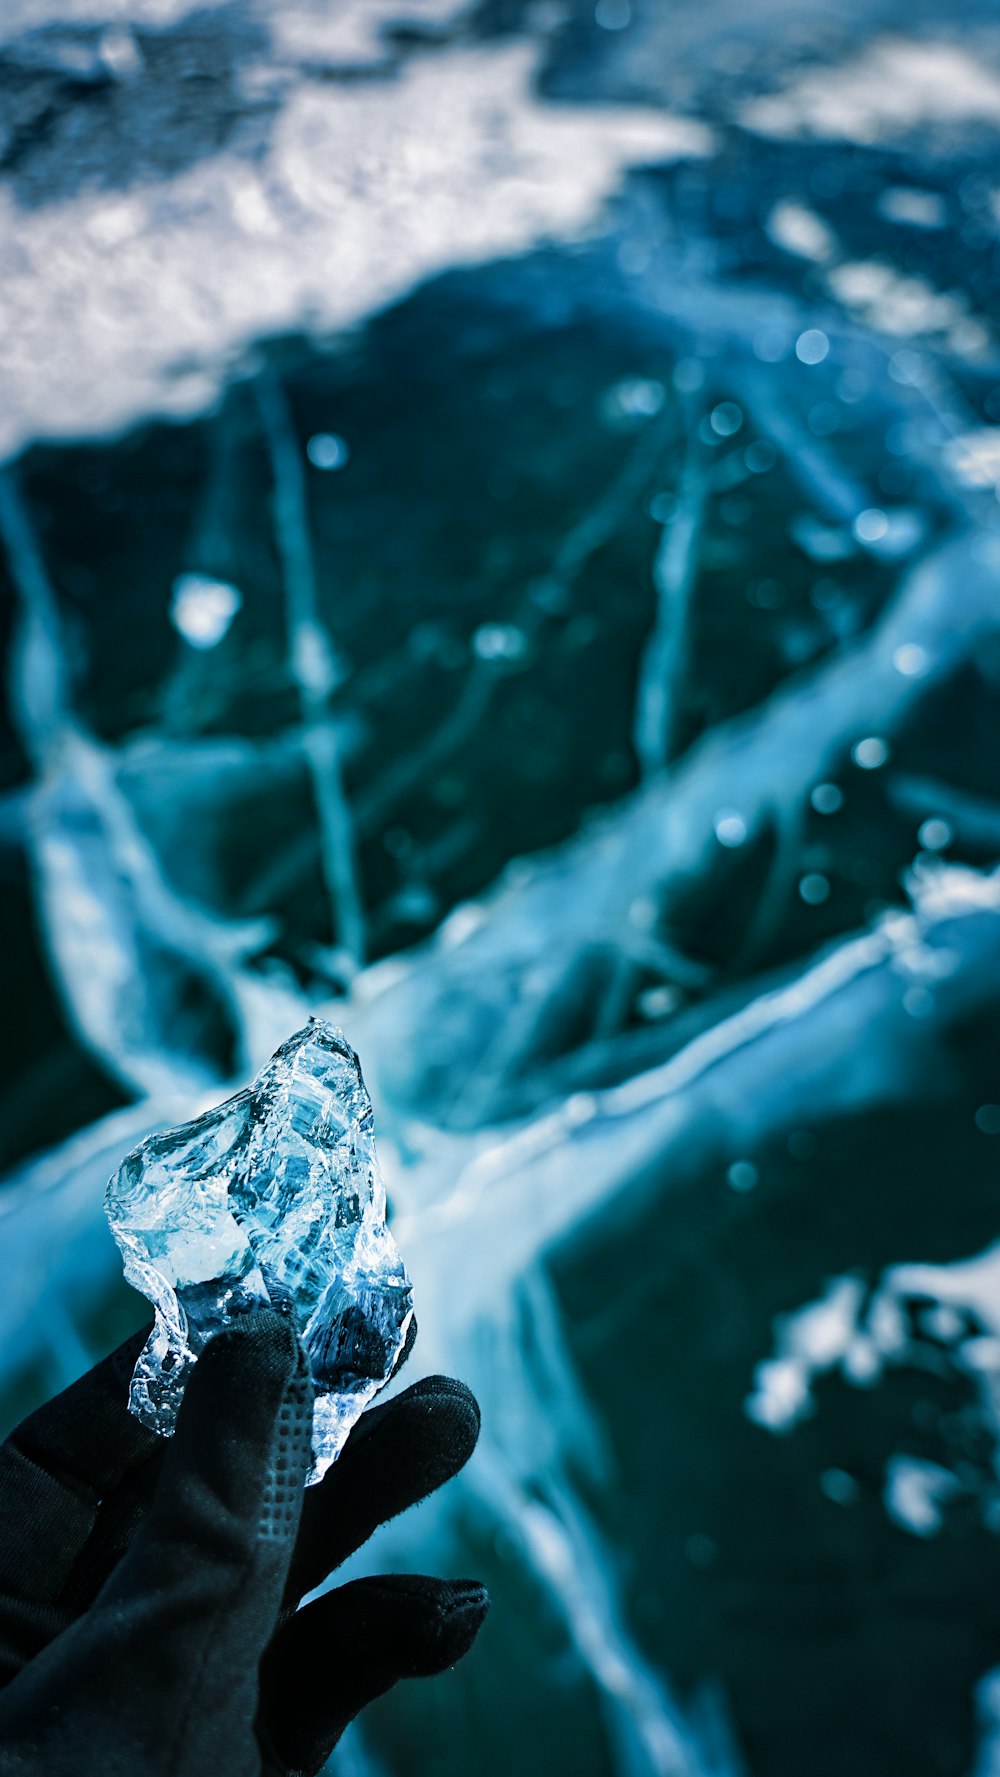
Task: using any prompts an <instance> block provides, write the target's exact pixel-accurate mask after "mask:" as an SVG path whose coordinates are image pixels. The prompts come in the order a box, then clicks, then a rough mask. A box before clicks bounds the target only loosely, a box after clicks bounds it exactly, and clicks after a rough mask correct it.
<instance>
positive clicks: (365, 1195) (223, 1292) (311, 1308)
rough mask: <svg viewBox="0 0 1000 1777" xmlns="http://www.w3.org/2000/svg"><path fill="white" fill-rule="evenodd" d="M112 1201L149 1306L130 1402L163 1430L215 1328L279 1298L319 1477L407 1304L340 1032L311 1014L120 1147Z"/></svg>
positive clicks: (387, 1352) (111, 1213)
mask: <svg viewBox="0 0 1000 1777" xmlns="http://www.w3.org/2000/svg"><path fill="white" fill-rule="evenodd" d="M105 1203H106V1208H107V1213H108V1219H109V1221H110V1223H111V1228H112V1232H113V1233H114V1236H115V1239H116V1240H117V1242H118V1245H119V1247H120V1248H121V1250H122V1253H123V1255H124V1259H125V1275H126V1277H127V1279H128V1281H129V1283H131V1284H133V1285H134V1286H135V1288H136V1289H138V1290H140V1291H141V1292H142V1294H143V1295H145V1296H148V1297H149V1299H150V1301H151V1302H152V1303H153V1306H154V1309H155V1314H156V1318H155V1323H154V1326H153V1331H152V1333H151V1334H150V1336H149V1339H148V1340H147V1342H146V1344H145V1346H144V1347H143V1350H142V1352H141V1354H140V1356H139V1360H138V1362H137V1364H136V1367H135V1371H134V1374H133V1377H132V1384H131V1391H130V1397H129V1405H130V1408H131V1410H132V1412H133V1413H134V1414H135V1415H136V1417H137V1418H138V1419H141V1420H142V1422H143V1424H145V1425H148V1426H149V1427H150V1429H151V1430H153V1431H156V1432H159V1433H161V1434H162V1435H163V1436H165V1437H169V1436H170V1434H171V1432H172V1431H173V1429H174V1423H175V1420H176V1417H177V1410H178V1408H179V1406H180V1402H181V1397H182V1395H183V1393H184V1388H185V1385H186V1383H187V1380H188V1377H189V1376H190V1374H191V1371H192V1369H193V1367H194V1364H195V1362H196V1360H197V1357H198V1354H199V1353H200V1352H201V1351H202V1350H203V1349H204V1347H205V1345H206V1344H207V1343H208V1341H209V1340H210V1339H211V1338H212V1336H213V1335H214V1334H215V1333H217V1332H220V1331H221V1330H222V1329H223V1328H225V1327H228V1326H231V1325H232V1324H233V1323H234V1321H236V1320H237V1319H238V1318H239V1316H240V1315H242V1314H245V1313H247V1312H248V1311H250V1310H252V1309H255V1308H261V1307H266V1306H270V1307H273V1308H277V1309H278V1310H279V1311H281V1312H284V1313H287V1314H289V1315H291V1317H292V1318H293V1320H294V1322H295V1324H296V1326H297V1328H298V1330H299V1333H300V1335H301V1338H302V1341H303V1344H304V1346H305V1349H306V1352H307V1354H308V1357H309V1364H310V1368H311V1371H312V1378H313V1383H314V1385H315V1389H316V1400H315V1407H314V1412H313V1461H312V1468H311V1470H310V1474H309V1477H308V1480H309V1482H310V1483H311V1482H315V1481H318V1480H321V1479H322V1477H323V1475H324V1474H325V1472H326V1470H327V1469H328V1468H329V1466H330V1464H331V1463H332V1462H334V1461H335V1460H336V1458H337V1456H338V1455H339V1454H340V1451H341V1450H342V1448H343V1446H344V1443H345V1442H346V1440H347V1436H348V1434H349V1432H350V1430H351V1427H352V1426H353V1425H354V1423H355V1421H356V1420H357V1418H358V1417H359V1415H360V1414H361V1412H362V1411H363V1409H364V1408H365V1407H366V1406H367V1404H368V1402H369V1401H370V1400H371V1399H372V1397H373V1396H374V1395H375V1394H376V1393H377V1392H378V1390H379V1389H380V1388H381V1387H382V1386H383V1384H384V1383H385V1382H387V1381H388V1379H389V1377H390V1375H391V1374H392V1371H393V1368H394V1366H395V1364H396V1361H397V1359H398V1357H399V1356H400V1353H401V1352H402V1349H403V1346H404V1344H405V1341H406V1335H407V1332H408V1330H409V1326H410V1321H411V1319H412V1314H413V1303H412V1291H411V1286H410V1280H409V1278H408V1276H407V1273H406V1269H405V1266H404V1264H403V1261H402V1259H401V1257H400V1255H399V1251H398V1249H397V1246H396V1243H395V1241H394V1239H393V1237H392V1235H391V1234H390V1232H389V1230H388V1228H387V1226H386V1219H385V1211H386V1204H385V1188H384V1186H383V1183H382V1175H381V1171H380V1168H379V1163H378V1157H377V1155H376V1153H375V1142H374V1134H373V1119H372V1107H371V1101H370V1099H369V1097H368V1093H367V1091H366V1089H365V1085H364V1081H363V1079H362V1076H361V1067H360V1064H359V1061H358V1058H357V1056H356V1054H355V1053H354V1050H353V1049H352V1048H351V1047H350V1044H349V1043H348V1042H347V1041H346V1039H345V1038H344V1036H343V1035H342V1033H341V1032H340V1031H339V1030H337V1029H336V1028H335V1027H334V1026H333V1025H331V1024H326V1023H324V1022H321V1021H320V1020H318V1019H312V1020H310V1022H309V1024H308V1025H306V1026H305V1028H304V1029H302V1030H300V1031H297V1032H296V1033H295V1035H294V1036H292V1037H289V1039H288V1041H287V1042H286V1043H284V1044H283V1045H282V1047H281V1048H280V1049H279V1050H278V1051H277V1053H276V1054H275V1055H274V1056H272V1058H271V1060H270V1061H269V1062H268V1064H267V1066H266V1067H265V1068H263V1069H262V1070H261V1072H260V1073H259V1074H258V1075H257V1078H256V1079H255V1080H254V1081H253V1082H252V1083H251V1085H249V1086H248V1087H246V1088H245V1089H244V1090H243V1091H242V1092H238V1093H237V1094H236V1095H235V1097H233V1098H229V1099H227V1100H226V1101H225V1103H223V1104H220V1105H217V1106H216V1107H215V1109H214V1110H210V1111H208V1112H206V1113H205V1115H204V1116H202V1117H198V1118H197V1119H196V1120H195V1121H194V1122H192V1123H185V1124H183V1125H182V1126H181V1127H180V1128H178V1129H170V1130H167V1131H166V1132H165V1133H164V1134H160V1135H151V1136H149V1137H147V1139H146V1140H145V1141H143V1142H141V1143H140V1144H139V1146H138V1147H137V1148H134V1149H133V1151H132V1152H131V1153H130V1154H128V1155H126V1157H125V1159H124V1160H123V1161H122V1164H121V1166H120V1167H119V1169H118V1171H117V1173H116V1174H115V1175H114V1177H113V1178H112V1179H111V1181H110V1183H109V1185H108V1189H107V1194H106V1199H105Z"/></svg>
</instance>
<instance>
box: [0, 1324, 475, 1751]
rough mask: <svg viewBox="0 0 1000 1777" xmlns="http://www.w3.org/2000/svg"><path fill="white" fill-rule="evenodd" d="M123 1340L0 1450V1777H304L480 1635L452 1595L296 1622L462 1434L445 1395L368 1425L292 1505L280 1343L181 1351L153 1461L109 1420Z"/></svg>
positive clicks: (448, 1590) (350, 1607) (329, 1603)
mask: <svg viewBox="0 0 1000 1777" xmlns="http://www.w3.org/2000/svg"><path fill="white" fill-rule="evenodd" d="M141 1343H142V1335H140V1336H138V1337H137V1338H135V1339H132V1340H130V1341H128V1342H127V1343H126V1344H125V1345H124V1346H122V1347H121V1348H120V1350H119V1351H117V1352H116V1353H114V1354H113V1356H112V1357H110V1358H107V1359H106V1360H105V1361H104V1362H103V1363H101V1364H98V1366H97V1367H96V1369H94V1370H91V1371H90V1372H89V1374H88V1375H86V1376H84V1377H83V1379H82V1380H81V1381H80V1382H78V1383H76V1384H74V1386H73V1387H72V1388H70V1389H67V1390H66V1392H65V1393H64V1394H61V1395H59V1396H57V1397H56V1399H55V1400H53V1401H50V1402H49V1403H48V1405H47V1406H45V1407H42V1408H41V1409H40V1410H39V1411H38V1412H37V1413H34V1414H33V1415H32V1416H31V1417H30V1418H29V1419H26V1420H25V1421H24V1423H23V1424H22V1425H21V1426H19V1427H18V1429H17V1430H16V1431H15V1432H14V1433H13V1434H12V1435H11V1437H10V1438H9V1439H8V1440H7V1442H6V1443H5V1444H4V1445H2V1446H0V1686H2V1687H3V1688H2V1689H0V1773H3V1777H8V1774H10V1777H14V1773H16V1774H17V1777H293V1774H299V1773H304V1774H307V1777H312V1774H313V1773H315V1772H316V1771H318V1770H319V1769H320V1767H321V1766H322V1765H323V1763H324V1762H325V1760H326V1759H327V1757H328V1756H329V1753H330V1751H331V1749H332V1747H333V1746H334V1744H335V1743H336V1741H337V1739H338V1738H339V1736H340V1735H341V1733H342V1732H343V1730H344V1728H345V1727H346V1726H347V1723H348V1722H349V1721H350V1720H351V1719H352V1717H353V1716H355V1715H356V1714H357V1713H358V1710H359V1709H362V1708H363V1707H364V1705H365V1704H366V1703H368V1702H370V1701H371V1699H372V1698H373V1697H377V1696H379V1695H380V1693H381V1692H383V1691H386V1690H388V1689H389V1687H390V1685H393V1684H395V1682H396V1680H397V1679H398V1678H403V1677H415V1676H418V1675H427V1674H431V1673H435V1672H440V1671H442V1670H443V1669H444V1668H445V1667H447V1666H450V1665H452V1664H453V1663H454V1662H455V1661H456V1660H458V1659H460V1658H461V1656H462V1655H463V1654H464V1653H466V1652H467V1650H468V1649H469V1647H471V1645H472V1642H473V1641H474V1639H475V1636H476V1632H477V1630H478V1629H479V1626H480V1624H481V1622H482V1620H483V1617H484V1616H485V1614H486V1608H487V1603H488V1600H487V1596H486V1593H485V1591H484V1589H483V1587H482V1586H481V1585H478V1584H476V1583H475V1582H472V1581H456V1580H440V1579H431V1578H426V1577H423V1576H419V1575H398V1576H392V1577H388V1578H385V1577H380V1578H372V1579H361V1580H354V1581H352V1582H351V1583H350V1584H349V1585H345V1586H342V1587H340V1588H338V1589H337V1590H335V1591H332V1592H329V1593H326V1594H324V1596H323V1597H321V1598H319V1599H317V1600H314V1601H313V1602H312V1603H311V1604H308V1605H306V1606H304V1607H303V1609H302V1610H300V1611H296V1609H295V1606H296V1605H297V1604H298V1602H299V1600H300V1598H302V1597H303V1595H304V1594H305V1593H307V1592H309V1591H311V1590H312V1589H313V1588H314V1587H315V1586H317V1585H318V1584H319V1583H320V1582H321V1581H322V1580H323V1579H324V1578H325V1577H326V1575H327V1574H328V1573H329V1572H330V1571H331V1570H332V1569H333V1568H335V1567H337V1566H338V1565H339V1564H340V1563H341V1562H342V1561H344V1560H345V1559H346V1557H347V1556H348V1555H350V1554H351V1553H352V1551H353V1550H354V1549H356V1548H358V1547H359V1546H360V1544H362V1543H363V1542H364V1541H365V1540H366V1539H367V1538H368V1537H369V1536H370V1535H371V1534H372V1531H373V1530H375V1529H376V1527H377V1526H378V1525H379V1524H381V1523H384V1522H385V1521H386V1520H387V1519H388V1518H391V1517H393V1516H394V1515H395V1514H396V1513H397V1512H399V1511H402V1510H403V1509H404V1507H406V1506H408V1505H411V1504H413V1503H414V1502H415V1501H416V1500H418V1499H421V1498H423V1497H424V1496H425V1495H426V1494H427V1493H430V1492H431V1491H432V1490H433V1489H434V1488H436V1487H439V1486H440V1485H441V1483H442V1482H443V1481H446V1480H447V1479H448V1478H449V1476H451V1475H453V1474H455V1473H456V1472H457V1471H458V1470H459V1469H460V1468H461V1467H462V1465H463V1463H464V1462H465V1461H466V1460H467V1459H468V1457H469V1456H470V1455H471V1453H472V1450H473V1447H474V1445H475V1442H476V1437H477V1435H478V1430H479V1411H478V1408H477V1406H476V1402H475V1399H474V1398H473V1396H472V1395H471V1394H470V1392H469V1390H468V1389H467V1388H465V1387H464V1386H463V1385H462V1383H460V1382H454V1381H450V1380H448V1379H447V1378H446V1377H440V1376H439V1377H433V1378H431V1379H430V1380H429V1381H426V1382H418V1383H416V1384H415V1386H414V1387H412V1388H410V1389H408V1390H407V1391H406V1393H405V1394H401V1395H399V1396H397V1397H396V1398H395V1399H393V1400H390V1401H388V1402H386V1403H384V1404H383V1405H380V1406H376V1407H373V1408H370V1409H369V1411H368V1412H367V1413H365V1414H364V1415H363V1416H362V1418H361V1419H360V1420H359V1422H358V1424H357V1426H356V1427H355V1429H354V1431H353V1433H352V1434H351V1437H350V1439H349V1440H348V1443H347V1445H346V1446H345V1449H344V1451H343V1452H342V1454H341V1457H340V1459H339V1461H338V1462H336V1463H335V1464H334V1465H333V1467H332V1469H331V1470H330V1471H329V1473H328V1474H327V1476H326V1477H325V1479H324V1480H323V1481H322V1482H321V1483H320V1484H319V1485H318V1486H316V1487H311V1488H309V1489H308V1491H306V1492H304V1491H303V1477H304V1475H305V1471H306V1468H307V1465H308V1459H309V1443H310V1425H311V1418H312V1386H311V1383H310V1379H309V1374H308V1367H307V1363H306V1358H305V1354H304V1352H303V1350H302V1346H301V1344H300V1342H299V1340H298V1337H297V1335H296V1333H295V1331H294V1329H293V1327H292V1325H291V1323H290V1322H289V1321H288V1320H286V1319H284V1318H283V1317H281V1316H280V1315H277V1314H275V1313H273V1312H271V1311H270V1310H265V1311H261V1312H260V1313H254V1314H252V1315H248V1316H247V1317H246V1319H245V1320H243V1321H242V1322H241V1323H240V1324H239V1325H238V1326H236V1327H234V1328H232V1329H231V1330H228V1331H226V1332H224V1333H221V1334H219V1335H218V1336H217V1337H216V1338H215V1339H214V1340H213V1341H212V1342H211V1344H210V1345H209V1346H208V1348H207V1350H206V1351H205V1352H204V1353H203V1354H202V1356H201V1358H200V1359H199V1361H198V1363H197V1365H196V1366H195V1369H194V1372H193V1374H192V1376H191V1380H190V1382H189V1384H188V1387H187V1392H186V1394H185V1397H184V1401H183V1403H182V1406H181V1410H180V1414H179V1416H178V1421H177V1430H176V1432H175V1434H174V1437H173V1438H172V1439H171V1440H170V1441H169V1442H164V1440H162V1439H160V1438H157V1437H155V1436H154V1435H153V1434H152V1433H151V1432H148V1431H147V1430H146V1429H145V1428H144V1427H143V1426H142V1425H140V1424H139V1422H138V1420H136V1419H134V1418H133V1417H132V1415H131V1414H129V1413H128V1412H127V1411H126V1405H125V1402H126V1396H127V1388H128V1378H129V1376H130V1374H131V1370H132V1366H133V1364H134V1362H135V1358H136V1356H137V1354H138V1351H139V1348H140V1345H141Z"/></svg>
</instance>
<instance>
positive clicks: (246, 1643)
mask: <svg viewBox="0 0 1000 1777" xmlns="http://www.w3.org/2000/svg"><path fill="white" fill-rule="evenodd" d="M312 1405H313V1389H312V1383H311V1381H310V1378H309V1370H308V1363H307V1361H306V1356H305V1352H304V1351H303V1349H302V1345H301V1343H300V1341H299V1339H298V1337H297V1335H296V1333H295V1330H294V1327H293V1326H292V1323H291V1322H290V1321H289V1320H288V1319H287V1318H286V1317H285V1316H282V1315H278V1314H275V1313H274V1312H273V1311H271V1310H263V1311H260V1312H255V1313H253V1314H248V1315H246V1316H245V1317H244V1318H243V1319H242V1320H240V1321H238V1322H237V1323H236V1324H235V1325H234V1326H233V1327H231V1328H229V1329H227V1331H226V1332H224V1333H220V1334H219V1335H217V1337H216V1338H215V1339H213V1340H212V1342H211V1343H210V1344H209V1345H208V1347H207V1348H206V1350H205V1351H204V1352H203V1353H202V1355H201V1357H200V1358H199V1360H198V1363H197V1364H196V1365H195V1368H194V1371H193V1373H192V1375H191V1379H190V1381H189V1383H188V1385H187V1389H186V1392H185V1396H184V1400H183V1402H182V1405H181V1410H180V1413H179V1415H178V1420H177V1429H176V1432H175V1434H174V1437H173V1438H172V1440H171V1441H170V1444H169V1446H168V1448H167V1452H166V1455H165V1457H164V1460H163V1467H162V1472H161V1475H160V1480H159V1484H158V1486H157V1489H156V1493H155V1495H154V1498H153V1503H152V1506H151V1507H150V1510H149V1511H148V1513H147V1515H146V1517H145V1520H144V1522H143V1524H142V1526H141V1528H140V1529H139V1531H138V1533H137V1534H136V1536H135V1538H134V1541H133V1542H132V1546H131V1548H130V1549H129V1551H128V1553H127V1555H126V1556H125V1558H124V1559H123V1560H122V1561H121V1563H120V1564H119V1566H118V1567H117V1568H116V1569H115V1571H114V1572H113V1573H112V1574H111V1576H110V1578H109V1580H108V1581H107V1583H106V1585H105V1586H104V1587H103V1588H102V1590H101V1592H100V1593H99V1594H98V1597H97V1599H96V1601H95V1603H94V1606H93V1608H92V1609H91V1610H90V1611H89V1612H88V1613H87V1615H86V1616H85V1617H83V1618H82V1619H81V1620H80V1623H79V1624H78V1625H77V1629H76V1630H75V1631H74V1634H75V1635H78V1636H80V1637H82V1638H83V1642H84V1643H85V1658H82V1660H81V1665H82V1667H83V1669H84V1673H85V1678H86V1680H89V1682H91V1683H93V1684H94V1685H95V1686H96V1688H97V1690H98V1691H101V1690H102V1689H103V1690H104V1691H105V1692H106V1689H107V1684H108V1682H109V1679H108V1675H109V1674H113V1675H116V1677H117V1680H118V1689H117V1690H116V1695H115V1709H116V1720H118V1721H119V1722H120V1724H121V1729H122V1733H123V1735H124V1736H125V1737H126V1738H125V1744H126V1745H128V1746H129V1747H130V1748H131V1747H133V1746H134V1748H135V1750H136V1755H137V1763H136V1768H138V1769H145V1768H146V1766H145V1765H143V1764H142V1756H145V1753H146V1740H147V1739H148V1736H149V1734H150V1733H151V1731H152V1729H151V1726H150V1723H149V1721H148V1720H147V1719H146V1717H147V1716H148V1714H149V1710H148V1698H149V1697H150V1696H152V1695H159V1694H161V1693H162V1694H163V1695H164V1696H165V1697H167V1698H169V1699H170V1700H171V1709H172V1710H174V1711H177V1712H178V1713H180V1712H184V1719H185V1724H186V1725H185V1729H184V1735H185V1738H184V1743H183V1746H182V1747H181V1749H180V1750H179V1752H178V1757H177V1765H176V1769H177V1772H178V1773H180V1772H182V1771H187V1769H188V1763H187V1762H186V1761H187V1759H188V1757H189V1756H190V1758H191V1760H192V1761H193V1762H192V1764H191V1769H192V1770H197V1771H199V1772H200V1771H208V1770H216V1769H218V1770H223V1769H227V1770H228V1769H243V1768H244V1767H243V1763H241V1759H244V1760H245V1761H246V1763H247V1768H248V1769H249V1768H255V1767H253V1765H252V1762H251V1761H252V1759H253V1757H254V1756H255V1755H254V1752H253V1748H252V1743H251V1737H252V1724H253V1720H254V1716H255V1713H256V1706H257V1675H258V1669H259V1664H260V1658H261V1655H262V1653H263V1650H264V1648H265V1647H266V1645H267V1643H268V1642H269V1640H270V1639H271V1637H272V1635H273V1633H274V1629H275V1624H276V1622H277V1618H278V1613H279V1609H280V1603H281V1597H282V1593H283V1590H284V1587H285V1583H286V1580H287V1574H288V1564H289V1560H290V1558H291V1552H292V1549H293V1547H294V1543H295V1537H296V1534H297V1531H298V1523H299V1517H300V1514H301V1509H302V1489H303V1482H304V1479H305V1474H306V1470H307V1467H308V1463H309V1452H310V1434H311V1428H312ZM102 1674H103V1675H104V1676H103V1678H102V1676H101V1675H102ZM111 1682H114V1680H112V1681H111ZM78 1688H79V1687H78ZM143 1698H146V1699H147V1706H146V1711H145V1715H144V1714H143V1711H142V1707H141V1703H142V1699H143ZM133 1699H138V1703H137V1705H136V1713H135V1717H134V1719H133ZM193 1699H197V1703H196V1705H195V1703H194V1701H193ZM129 1736H131V1737H129ZM189 1747H190V1752H189V1751H188V1748H189ZM140 1755H141V1756H140ZM150 1758H151V1763H150V1767H149V1768H151V1769H152V1768H156V1763H155V1759H152V1754H151V1752H150ZM172 1768H173V1767H172Z"/></svg>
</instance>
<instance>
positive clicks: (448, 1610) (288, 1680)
mask: <svg viewBox="0 0 1000 1777" xmlns="http://www.w3.org/2000/svg"><path fill="white" fill-rule="evenodd" d="M488 1609H489V1595H488V1593H487V1591H486V1588H485V1586H482V1585H480V1584H479V1582H478V1581H477V1580H440V1579H434V1578H431V1577H429V1576H427V1575H423V1574H388V1575H384V1576H380V1577H379V1578H376V1579H363V1580H352V1581H351V1583H350V1584H349V1585H346V1586H340V1587H338V1589H337V1590H336V1591H334V1592H328V1593H327V1594H326V1595H325V1597H323V1598H318V1599H316V1601H315V1602H314V1603H313V1604H307V1605H306V1606H305V1608H304V1609H303V1610H300V1611H298V1612H297V1613H296V1615H295V1616H294V1617H292V1618H291V1620H290V1621H289V1622H288V1623H287V1624H286V1626H285V1627H284V1628H283V1629H282V1630H281V1632H280V1633H279V1634H278V1635H277V1636H276V1637H275V1640H274V1642H273V1644H272V1646H271V1647H270V1648H269V1649H268V1651H267V1654H266V1655H265V1658H264V1663H263V1667H262V1669H261V1713H260V1720H259V1725H258V1739H259V1740H260V1741H261V1744H262V1745H264V1746H265V1747H268V1748H269V1749H270V1750H271V1752H272V1755H273V1756H274V1757H275V1762H276V1763H277V1764H278V1765H279V1768H281V1769H287V1768H291V1769H292V1770H296V1771H303V1772H307V1773H313V1772H316V1771H319V1770H320V1769H321V1767H322V1766H323V1765H324V1764H325V1762H326V1760H327V1759H328V1758H329V1756H330V1752H331V1750H332V1749H333V1747H334V1746H335V1745H336V1742H337V1741H338V1740H339V1738H340V1736H341V1734H342V1733H343V1731H344V1729H345V1728H346V1726H347V1724H348V1722H350V1721H352V1720H353V1719H354V1717H355V1716H356V1715H357V1714H358V1712H359V1711H360V1710H361V1709H363V1708H364V1707H365V1705H366V1704H367V1703H370V1702H372V1701H373V1699H374V1698H375V1697H380V1696H381V1695H382V1693H383V1692H384V1691H387V1690H389V1689H390V1688H391V1686H392V1685H394V1684H395V1683H396V1681H397V1679H400V1678H426V1677H431V1676H432V1675H433V1674H434V1673H438V1672H443V1671H445V1669H446V1668H447V1667H449V1666H453V1665H454V1664H455V1662H456V1661H457V1660H460V1659H461V1658H462V1656H463V1655H464V1654H466V1653H468V1651H469V1649H470V1647H471V1646H472V1644H473V1642H474V1641H475V1639H476V1636H477V1634H478V1633H479V1630H480V1628H481V1626H482V1623H483V1619H484V1617H485V1616H486V1612H487V1610H488Z"/></svg>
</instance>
